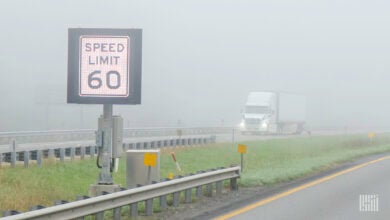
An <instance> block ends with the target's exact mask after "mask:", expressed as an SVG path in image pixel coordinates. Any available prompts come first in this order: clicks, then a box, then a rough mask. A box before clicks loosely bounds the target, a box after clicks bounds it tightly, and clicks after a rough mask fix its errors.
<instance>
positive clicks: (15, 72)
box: [0, 0, 390, 131]
mask: <svg viewBox="0 0 390 220" xmlns="http://www.w3.org/2000/svg"><path fill="white" fill-rule="evenodd" d="M389 6H390V3H388V1H384V0H383V1H376V0H373V1H359V0H354V1H352V0H346V1H340V0H338V1H336V0H317V1H289V0H283V1H282V0H275V1H222V0H220V1H200V0H197V1H192V0H191V1H180V0H175V1H169V0H165V1H152V0H146V1H145V0H142V1H106V0H105V1H98V0H88V1H80V0H78V1H76V0H71V1H50V0H45V1H32V0H31V1H21V0H17V1H2V5H1V7H0V28H1V33H2V34H1V37H0V39H1V40H0V99H1V108H0V131H15V130H45V129H77V128H95V127H96V123H97V117H98V116H99V115H100V114H101V113H102V106H101V105H77V104H66V88H67V87H66V84H67V41H68V39H67V36H68V32H67V31H68V28H70V27H84V28H88V27H90V28H91V27H93V28H96V27H101V28H142V29H143V66H142V68H143V71H142V104H141V105H137V106H117V105H115V106H114V112H115V113H116V114H120V115H122V116H123V117H124V120H125V127H143V126H148V127H149V126H158V127H161V126H178V125H180V126H219V125H236V124H237V123H239V122H240V119H241V116H240V110H241V109H242V108H243V105H244V103H245V99H246V96H247V94H248V92H250V91H261V90H277V91H286V92H294V93H300V94H304V95H306V96H307V103H308V107H307V121H308V124H309V125H311V126H387V125H388V124H389V123H390V117H389V112H390V102H389V101H390V99H389V97H390V87H389V82H390V75H389V70H390V67H389V57H390V56H389V55H390V43H389V39H390V15H389V13H388V11H389V9H390V8H389Z"/></svg>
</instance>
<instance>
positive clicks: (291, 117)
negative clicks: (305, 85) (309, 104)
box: [239, 91, 306, 134]
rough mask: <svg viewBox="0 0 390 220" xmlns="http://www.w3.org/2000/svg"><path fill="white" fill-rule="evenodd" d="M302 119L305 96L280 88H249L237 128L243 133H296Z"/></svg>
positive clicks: (299, 129)
mask: <svg viewBox="0 0 390 220" xmlns="http://www.w3.org/2000/svg"><path fill="white" fill-rule="evenodd" d="M305 123H306V97H305V96H303V95H298V94H293V93H284V92H265V91H259V92H250V93H249V95H248V98H247V101H246V103H245V110H244V111H243V116H242V121H241V123H240V125H239V126H240V131H241V133H243V134H248V133H250V134H300V133H302V131H303V130H304V125H305Z"/></svg>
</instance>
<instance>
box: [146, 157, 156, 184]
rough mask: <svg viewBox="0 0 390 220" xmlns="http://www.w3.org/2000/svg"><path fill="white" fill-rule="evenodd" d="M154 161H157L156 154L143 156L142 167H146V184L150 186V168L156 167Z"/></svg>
mask: <svg viewBox="0 0 390 220" xmlns="http://www.w3.org/2000/svg"><path fill="white" fill-rule="evenodd" d="M156 161H157V154H155V153H145V154H144V165H145V166H147V167H148V184H151V182H150V175H151V171H152V167H154V166H156V164H157V162H156Z"/></svg>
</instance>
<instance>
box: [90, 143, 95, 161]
mask: <svg viewBox="0 0 390 220" xmlns="http://www.w3.org/2000/svg"><path fill="white" fill-rule="evenodd" d="M89 156H90V157H91V159H93V158H95V146H90V147H89Z"/></svg>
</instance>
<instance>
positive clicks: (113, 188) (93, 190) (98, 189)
mask: <svg viewBox="0 0 390 220" xmlns="http://www.w3.org/2000/svg"><path fill="white" fill-rule="evenodd" d="M119 191H121V186H120V185H91V186H90V187H89V196H91V197H95V196H100V195H102V194H103V192H108V193H113V192H119Z"/></svg>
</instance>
